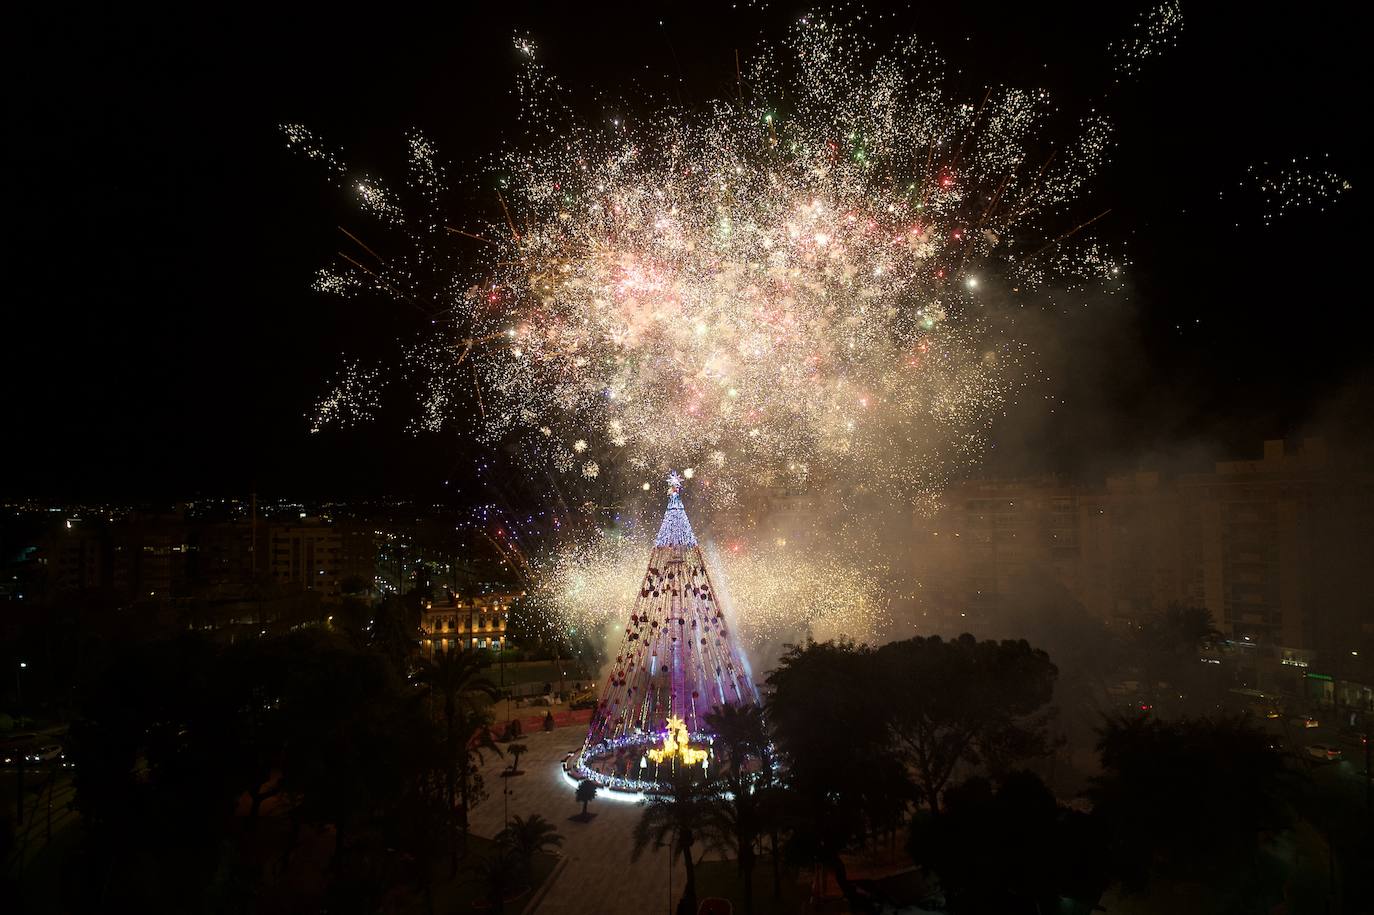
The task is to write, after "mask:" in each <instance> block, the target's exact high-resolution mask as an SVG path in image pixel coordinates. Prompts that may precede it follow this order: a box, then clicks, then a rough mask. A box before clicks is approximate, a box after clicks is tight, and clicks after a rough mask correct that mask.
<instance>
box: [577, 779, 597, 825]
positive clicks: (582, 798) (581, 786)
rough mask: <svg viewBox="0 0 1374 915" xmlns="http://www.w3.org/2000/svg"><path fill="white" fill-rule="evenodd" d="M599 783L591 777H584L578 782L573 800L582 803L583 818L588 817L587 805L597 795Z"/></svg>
mask: <svg viewBox="0 0 1374 915" xmlns="http://www.w3.org/2000/svg"><path fill="white" fill-rule="evenodd" d="M597 790H598V788H597V784H596V782H594V781H592V780H591V779H590V778H584V779H582V781H580V782H578V783H577V792H576V793H575V794H574V795H573V800H575V801H577V802H578V803H579V804H581V805H582V819H583V820H584V821H585V820H586V819H587V805H588V804H590V803H591V802H592V799H593V798H595V797H596V792H597Z"/></svg>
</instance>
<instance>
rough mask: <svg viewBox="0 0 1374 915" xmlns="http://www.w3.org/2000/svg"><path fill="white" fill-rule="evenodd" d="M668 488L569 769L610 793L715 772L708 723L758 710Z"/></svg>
mask: <svg viewBox="0 0 1374 915" xmlns="http://www.w3.org/2000/svg"><path fill="white" fill-rule="evenodd" d="M668 485H669V490H668V509H667V511H665V512H664V514H663V524H662V525H661V526H660V527H659V530H658V537H657V538H655V540H654V548H653V550H652V552H650V554H649V568H648V571H646V572H645V574H644V580H643V581H642V582H641V583H640V587H639V594H638V596H637V597H636V598H635V603H634V608H633V610H632V611H631V612H630V618H629V620H628V621H627V622H626V625H625V635H624V638H623V639H622V641H621V644H620V648H619V650H618V651H617V652H616V654H615V655H614V659H613V663H612V665H611V671H610V673H609V674H608V676H607V678H606V682H605V684H604V685H603V686H602V689H601V695H600V698H599V701H598V702H597V706H596V709H595V711H594V712H593V713H592V720H591V727H590V728H589V729H588V732H587V740H586V743H585V744H584V745H583V749H582V753H581V754H579V755H578V757H577V758H576V759H575V760H573V761H572V762H571V763H570V767H569V768H570V774H573V775H575V776H577V777H589V778H594V779H596V780H597V781H599V782H601V783H602V784H604V785H607V786H608V787H613V788H623V789H630V790H644V789H652V788H653V787H655V786H656V785H660V784H663V783H664V782H665V781H667V780H668V777H669V772H668V770H667V767H668V766H676V765H698V764H700V765H704V766H709V765H710V761H709V756H708V755H707V754H705V753H702V752H700V750H699V748H700V747H702V746H704V745H706V744H708V743H709V741H710V738H711V735H710V733H709V729H708V728H707V726H706V721H705V718H706V715H707V714H708V713H709V712H710V711H711V710H712V709H713V708H715V707H717V706H722V705H743V704H754V703H757V702H758V701H759V695H758V689H757V687H756V686H755V685H754V682H753V675H752V673H751V671H750V669H749V664H748V662H747V661H746V660H745V658H744V653H743V652H742V651H741V650H740V647H739V642H738V641H737V640H736V638H735V635H734V631H733V629H732V628H731V626H730V624H729V621H728V620H727V619H726V616H725V611H724V609H723V608H722V607H721V604H720V598H719V595H718V593H717V591H716V588H715V585H714V584H713V583H712V581H711V575H710V573H709V572H708V571H707V568H706V562H705V560H704V559H702V555H701V548H700V547H699V546H698V545H697V539H696V536H695V535H694V534H693V533H692V525H691V522H689V521H688V520H687V511H686V509H684V508H683V505H682V497H681V488H682V479H681V478H680V477H679V476H678V475H677V474H676V473H674V474H671V475H670V476H669V477H668ZM691 744H695V745H696V746H697V748H698V749H692V748H691ZM651 750H652V751H653V752H652V753H651V752H650V751H651Z"/></svg>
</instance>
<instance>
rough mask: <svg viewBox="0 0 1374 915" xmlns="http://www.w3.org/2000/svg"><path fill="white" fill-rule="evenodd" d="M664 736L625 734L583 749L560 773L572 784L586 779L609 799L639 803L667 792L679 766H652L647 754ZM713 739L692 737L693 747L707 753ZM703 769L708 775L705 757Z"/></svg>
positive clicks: (663, 733)
mask: <svg viewBox="0 0 1374 915" xmlns="http://www.w3.org/2000/svg"><path fill="white" fill-rule="evenodd" d="M667 736H668V732H667V731H666V730H664V731H658V732H656V733H638V734H627V735H625V736H623V737H615V738H612V739H610V740H603V741H601V742H599V743H596V744H594V745H592V746H584V747H583V748H582V749H581V750H579V751H578V752H576V753H573V754H571V755H569V757H568V758H567V759H566V760H564V762H563V773H564V775H565V776H566V777H567V778H568V779H570V780H571V781H572V782H573V784H576V783H578V782H580V781H582V780H583V779H588V778H589V779H591V780H592V781H594V782H596V784H597V785H598V786H600V787H601V788H602V790H604V791H608V792H612V794H611V795H609V796H611V797H615V796H616V795H622V796H624V797H626V798H627V799H631V800H639V798H640V797H642V796H643V795H646V794H660V793H663V792H666V791H667V790H668V789H669V785H671V783H672V779H673V773H674V769H675V767H676V766H679V765H681V763H680V762H679V761H677V760H664V761H663V762H662V763H655V762H654V761H653V760H652V759H650V758H649V751H650V750H656V749H659V748H661V747H662V746H663V743H664V739H665V738H666V737H667ZM714 739H715V738H714V737H713V736H712V735H710V734H704V733H700V734H692V735H691V743H692V744H693V745H694V746H699V747H702V748H705V749H708V750H709V748H710V746H711V744H712V742H713V741H714ZM702 765H703V766H704V767H705V768H704V771H705V772H707V773H709V772H710V771H711V767H712V759H711V757H710V756H708V757H707V759H706V761H705V762H704V763H703V764H702ZM693 768H698V767H695V766H694V767H693ZM602 796H603V797H605V796H607V795H602Z"/></svg>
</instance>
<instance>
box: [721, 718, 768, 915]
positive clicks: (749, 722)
mask: <svg viewBox="0 0 1374 915" xmlns="http://www.w3.org/2000/svg"><path fill="white" fill-rule="evenodd" d="M706 726H707V727H708V728H710V729H711V730H712V731H713V732H714V733H715V735H716V741H715V748H716V749H717V750H718V751H719V752H720V753H721V755H722V756H723V757H724V759H723V760H722V762H723V764H724V771H723V776H722V777H723V779H724V781H725V784H726V785H727V787H728V788H729V791H730V796H729V800H728V801H727V802H725V803H723V804H721V805H719V807H720V809H719V810H718V811H717V816H718V818H719V828H720V830H721V831H722V832H723V833H725V834H726V835H730V836H732V837H733V838H734V846H735V848H734V851H735V860H736V861H737V862H738V864H739V873H740V877H741V878H742V879H743V881H744V911H745V912H746V913H747V912H752V911H753V910H754V863H755V855H754V843H755V841H757V839H758V837H759V834H760V832H761V830H762V826H763V824H762V822H761V820H762V816H761V814H762V813H763V807H762V805H761V804H760V801H761V799H762V796H761V794H760V791H761V790H762V789H764V788H766V787H767V786H768V784H769V782H771V780H772V771H773V760H772V752H771V750H770V748H769V746H768V743H769V741H768V729H767V726H766V725H765V724H764V720H763V709H761V708H759V707H758V706H757V705H722V706H717V707H716V708H715V709H713V710H712V711H711V712H710V713H709V714H707V716H706ZM754 760H757V761H758V763H759V768H758V769H756V770H754V771H750V766H751V762H752V761H754ZM773 844H774V855H773V858H774V861H773V866H774V870H775V871H776V870H777V867H778V863H777V841H776V831H775V834H774V843H773ZM776 876H777V874H775V877H776Z"/></svg>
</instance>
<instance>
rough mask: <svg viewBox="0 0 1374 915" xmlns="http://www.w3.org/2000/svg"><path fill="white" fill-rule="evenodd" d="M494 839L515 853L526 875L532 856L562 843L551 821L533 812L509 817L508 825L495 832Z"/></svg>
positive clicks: (532, 860) (561, 838) (560, 836)
mask: <svg viewBox="0 0 1374 915" xmlns="http://www.w3.org/2000/svg"><path fill="white" fill-rule="evenodd" d="M496 841H497V842H500V843H501V844H502V845H505V846H506V847H508V848H510V850H511V851H512V852H514V853H515V856H516V858H517V859H518V860H519V861H520V864H521V870H522V872H523V873H524V874H525V875H526V876H528V875H529V871H530V865H531V864H532V863H533V862H534V856H535V855H537V854H539V853H541V852H544V851H547V850H549V849H551V848H554V847H556V846H559V845H562V844H563V836H562V835H560V834H559V832H558V830H557V829H555V828H554V825H553V824H552V823H550V822H549V821H548V820H546V819H544V818H543V817H542V816H540V815H539V814H537V813H535V814H531V815H530V818H529V819H525V818H524V817H519V816H514V817H511V820H510V825H509V826H507V827H506V828H505V829H503V830H501V832H499V833H498V834H497V836H496Z"/></svg>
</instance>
